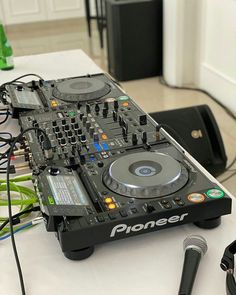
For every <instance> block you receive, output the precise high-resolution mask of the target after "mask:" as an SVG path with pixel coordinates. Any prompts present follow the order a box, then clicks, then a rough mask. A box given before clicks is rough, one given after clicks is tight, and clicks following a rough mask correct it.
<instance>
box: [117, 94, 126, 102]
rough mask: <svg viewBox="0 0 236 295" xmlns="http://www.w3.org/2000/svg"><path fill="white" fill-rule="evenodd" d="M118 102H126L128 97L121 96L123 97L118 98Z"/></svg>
mask: <svg viewBox="0 0 236 295" xmlns="http://www.w3.org/2000/svg"><path fill="white" fill-rule="evenodd" d="M118 100H121V101H126V100H129V97H128V96H126V95H123V96H120V97H119V98H118Z"/></svg>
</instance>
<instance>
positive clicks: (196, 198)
mask: <svg viewBox="0 0 236 295" xmlns="http://www.w3.org/2000/svg"><path fill="white" fill-rule="evenodd" d="M205 198H206V197H205V196H204V195H203V194H199V193H192V194H190V195H188V200H189V201H190V202H193V203H202V202H204V201H205Z"/></svg>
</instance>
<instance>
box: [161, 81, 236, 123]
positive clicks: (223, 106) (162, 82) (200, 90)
mask: <svg viewBox="0 0 236 295" xmlns="http://www.w3.org/2000/svg"><path fill="white" fill-rule="evenodd" d="M159 81H160V83H161V84H162V85H165V86H167V87H169V88H173V89H178V90H193V91H198V92H202V93H204V94H206V95H207V96H209V97H210V98H211V99H212V100H213V101H214V102H215V103H217V104H218V105H219V106H221V107H222V108H223V109H224V111H225V112H226V113H227V114H228V115H229V116H230V117H231V118H232V119H234V120H236V116H235V114H234V113H233V112H232V111H231V110H230V109H228V108H227V107H226V106H225V105H223V103H221V102H220V101H218V100H217V99H216V98H215V97H214V96H213V95H212V94H210V93H209V92H208V91H206V90H203V89H200V88H194V87H185V86H181V87H179V86H172V85H170V84H168V83H167V82H166V80H165V78H164V77H163V76H161V77H160V78H159Z"/></svg>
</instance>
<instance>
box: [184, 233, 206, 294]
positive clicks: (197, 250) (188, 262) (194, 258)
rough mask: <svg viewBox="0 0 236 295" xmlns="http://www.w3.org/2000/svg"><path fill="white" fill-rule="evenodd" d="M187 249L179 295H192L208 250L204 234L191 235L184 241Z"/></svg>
mask: <svg viewBox="0 0 236 295" xmlns="http://www.w3.org/2000/svg"><path fill="white" fill-rule="evenodd" d="M183 248H184V251H185V256H184V265H183V271H182V277H181V282H180V287H179V295H191V292H192V289H193V283H194V280H195V277H196V274H197V270H198V266H199V263H200V260H201V258H202V257H203V256H204V255H205V254H206V252H207V242H206V240H205V239H204V238H203V237H202V236H198V235H191V236H188V237H187V238H186V239H185V240H184V242H183Z"/></svg>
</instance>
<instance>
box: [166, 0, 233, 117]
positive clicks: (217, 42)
mask: <svg viewBox="0 0 236 295" xmlns="http://www.w3.org/2000/svg"><path fill="white" fill-rule="evenodd" d="M164 19H165V20H164V76H165V79H166V80H167V82H168V83H169V84H171V85H176V86H185V85H189V84H194V85H196V86H197V87H200V88H202V89H204V90H207V91H209V92H210V93H211V94H212V95H213V96H215V97H216V98H217V99H218V100H219V101H221V102H222V103H223V104H225V105H226V106H227V107H229V108H230V109H231V110H233V111H234V112H235V113H236V0H224V1H222V0H171V1H170V0H164Z"/></svg>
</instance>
